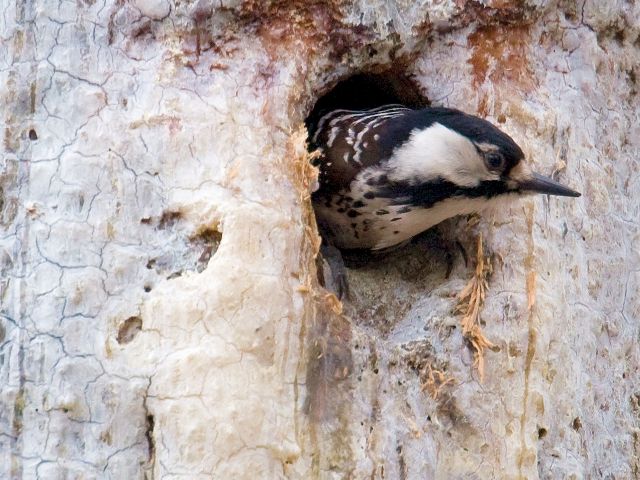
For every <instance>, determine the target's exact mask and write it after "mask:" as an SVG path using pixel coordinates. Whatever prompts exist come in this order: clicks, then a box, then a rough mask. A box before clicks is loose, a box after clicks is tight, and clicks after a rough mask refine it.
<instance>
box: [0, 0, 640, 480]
mask: <svg viewBox="0 0 640 480" xmlns="http://www.w3.org/2000/svg"><path fill="white" fill-rule="evenodd" d="M2 11H3V14H2V17H0V32H1V34H2V47H1V48H0V80H1V81H0V101H1V104H2V106H3V108H2V111H1V117H0V118H2V129H3V139H4V140H3V142H2V144H1V147H0V148H1V149H2V160H1V161H2V163H1V170H0V225H1V227H2V229H1V231H0V234H1V235H0V268H1V269H2V277H1V278H0V298H1V301H2V307H1V312H0V374H1V380H0V382H1V385H2V389H1V399H2V402H1V403H0V452H2V455H1V456H2V461H0V477H2V478H41V479H57V478H74V479H75V478H113V479H134V478H167V479H169V478H170V479H178V478H184V479H199V478H202V479H205V478H215V479H232V478H269V479H271V478H274V479H275V478H291V479H298V478H299V479H306V478H319V479H339V478H340V479H341V478H354V479H362V478H371V479H425V478H426V479H451V478H454V479H455V478H461V479H462V478H465V479H475V478H477V479H493V478H505V479H524V478H526V479H535V478H549V479H556V478H576V479H577V478H611V479H613V478H616V479H627V478H629V479H630V478H637V476H638V475H640V473H639V469H640V461H639V460H638V458H640V439H639V436H638V435H639V433H638V432H640V425H639V420H638V418H639V417H638V415H639V413H640V387H639V386H638V385H640V375H639V372H638V367H639V365H640V349H639V346H638V338H639V335H640V332H639V328H640V327H639V324H638V323H639V322H638V318H639V317H640V294H639V293H638V292H639V288H640V250H639V245H640V221H639V218H640V200H639V199H640V169H639V165H640V127H639V124H640V123H639V120H640V100H639V97H638V89H639V86H638V81H639V80H638V78H640V67H639V66H638V65H640V3H638V2H635V3H634V2H629V1H624V0H616V1H610V2H600V1H597V0H586V1H585V2H580V5H578V6H576V5H575V4H574V3H573V2H569V1H551V2H540V1H538V0H488V1H485V2H477V1H472V0H456V1H454V0H445V1H436V0H421V1H416V2H393V1H385V0H375V1H367V0H353V1H338V0H335V1H327V2H297V1H275V0H272V1H263V2H261V1H257V2H256V1H231V0H229V1H225V0H221V1H219V2H207V1H205V0H198V1H190V0H188V1H180V2H177V1H173V0H172V1H169V0H133V1H130V2H124V1H122V0H118V1H112V0H106V2H94V1H93V0H84V1H78V2H72V3H70V2H66V3H61V2H53V1H49V0H27V1H22V0H20V1H17V0H15V1H11V2H9V1H8V2H5V4H4V6H3V8H2ZM362 72H365V73H383V76H382V77H380V78H383V80H382V81H383V82H389V85H390V88H391V89H392V90H393V89H394V88H395V92H396V94H397V95H400V96H401V94H402V90H403V88H402V87H398V85H402V84H403V83H402V82H404V81H405V80H406V81H407V82H410V83H411V85H413V86H414V87H415V89H416V91H417V92H419V93H418V96H420V97H421V98H422V99H423V100H424V99H428V100H429V101H430V102H431V103H432V104H434V105H445V106H450V107H455V108H459V109H461V110H464V111H467V112H469V113H474V114H477V115H480V116H482V117H486V118H487V119H489V120H490V121H492V122H494V123H495V124H497V125H499V126H500V128H502V129H503V130H504V131H506V132H508V133H509V134H510V135H511V136H512V137H513V138H514V139H515V140H516V141H517V142H518V143H519V144H520V145H521V146H522V147H523V149H524V150H525V152H526V154H527V161H528V162H529V163H530V164H531V165H533V166H534V168H535V169H536V170H537V171H540V172H541V173H545V174H553V175H554V176H556V177H557V178H560V179H561V180H562V181H563V182H564V183H566V184H568V185H569V186H571V187H572V188H575V189H577V190H579V191H581V192H582V193H583V196H582V197H581V198H579V199H575V200H574V199H562V198H548V197H544V198H543V197H535V198H533V197H532V198H527V199H524V200H521V201H517V202H512V203H504V204H503V205H501V206H500V207H499V208H496V209H495V210H494V211H492V212H489V213H485V214H483V215H481V216H480V217H479V218H478V217H473V218H457V219H453V220H450V221H447V222H444V224H442V225H441V226H439V227H438V228H437V229H436V233H429V234H428V235H426V237H423V239H422V241H419V242H415V243H414V244H413V245H411V246H408V247H406V248H405V249H403V250H401V251H399V252H396V253H395V254H390V255H389V256H387V257H383V258H378V259H375V260H374V261H371V262H368V263H367V264H366V265H364V266H361V267H360V268H351V269H350V270H349V281H350V285H351V287H352V290H353V299H352V300H351V301H350V302H346V303H345V305H344V312H343V313H341V305H340V304H339V302H337V300H336V299H335V297H333V296H332V295H330V294H329V293H328V292H327V291H325V290H324V289H323V288H322V287H321V286H320V285H319V283H318V280H317V272H316V263H315V260H314V259H315V255H316V253H317V249H318V235H317V230H316V227H315V220H314V217H313V212H312V209H311V204H310V200H309V198H310V192H311V191H312V189H313V186H314V180H315V175H316V172H315V171H314V169H313V168H312V167H310V165H309V159H308V155H307V152H306V149H305V140H306V133H305V131H304V130H303V125H304V120H305V117H306V116H307V115H308V114H309V112H310V111H311V109H312V107H313V105H314V104H315V102H316V101H317V100H318V99H319V98H320V97H322V96H323V95H324V94H326V93H327V92H329V91H330V90H331V89H332V88H333V87H334V86H335V85H336V84H337V83H338V82H340V81H342V80H345V79H347V78H349V77H350V76H352V75H355V74H357V73H362ZM394 78H395V79H400V80H402V81H399V83H398V84H395V83H394V80H393V79H394ZM479 235H482V237H483V239H484V247H485V248H484V250H483V251H480V253H479V255H476V252H475V248H476V240H477V238H478V236H479ZM463 252H466V253H463ZM476 257H478V258H476ZM480 257H482V258H488V259H489V262H490V265H491V266H492V275H491V276H490V277H489V278H488V291H487V295H486V300H485V303H484V306H483V309H482V315H481V318H482V323H483V325H484V326H483V329H484V335H485V336H486V338H487V339H488V340H489V341H490V342H492V343H493V345H494V346H493V347H492V348H491V349H485V350H484V354H483V358H484V362H483V363H484V375H483V380H482V379H481V378H480V373H481V372H479V370H478V367H479V366H481V365H482V362H480V360H482V359H481V358H479V357H478V351H477V349H474V348H473V345H472V344H471V343H469V341H468V340H466V339H465V336H464V335H463V332H462V328H461V327H460V319H461V315H460V314H458V313H456V311H455V307H456V304H457V300H456V298H455V297H456V295H457V294H458V293H459V292H461V291H462V290H463V289H464V287H465V285H466V284H467V282H468V281H469V279H471V278H473V276H474V272H475V266H476V263H475V262H476V261H479V258H480ZM487 268H488V267H487ZM480 270H482V269H480ZM485 273H486V271H483V272H481V275H484V274H485ZM481 380H482V381H481Z"/></svg>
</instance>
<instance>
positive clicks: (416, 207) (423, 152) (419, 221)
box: [309, 105, 580, 250]
mask: <svg viewBox="0 0 640 480" xmlns="http://www.w3.org/2000/svg"><path fill="white" fill-rule="evenodd" d="M309 130H310V131H309V137H310V148H311V149H314V150H315V149H318V150H319V151H320V156H319V158H318V159H317V160H316V165H317V166H318V167H319V168H320V178H319V182H320V184H319V188H318V190H317V191H316V192H315V193H314V195H313V202H314V209H315V212H316V218H317V220H318V224H319V226H320V229H321V231H322V233H323V236H324V237H325V240H326V241H328V242H329V243H330V244H332V245H333V246H335V247H337V248H339V249H370V250H380V249H384V248H388V247H392V246H395V245H398V244H400V243H402V242H404V241H406V240H408V239H410V238H411V237H413V236H414V235H417V234H418V233H421V232H423V231H424V230H426V229H428V228H430V227H432V226H433V225H436V224H437V223H440V222H441V221H443V220H445V219H447V218H450V217H453V216H455V215H460V214H466V213H472V212H477V211H480V210H482V209H483V208H485V207H486V206H487V205H488V204H489V203H490V202H491V200H492V199H495V198H498V197H501V196H505V195H506V194H525V193H546V194H551V195H562V196H572V197H577V196H580V194H579V193H578V192H575V191H574V190H571V189H569V188H567V187H565V186H563V185H561V184H559V183H557V182H556V181H554V180H552V179H550V178H547V177H543V176H541V175H538V174H535V173H533V172H531V171H530V169H529V168H528V167H527V165H526V164H525V162H524V161H523V160H524V154H523V152H522V150H521V149H520V147H519V146H518V145H517V144H516V143H515V142H514V141H513V139H512V138H511V137H509V136H508V135H507V134H505V133H504V132H502V131H500V130H499V129H498V128H496V127H495V126H493V125H492V124H491V123H489V122H487V121H485V120H483V119H481V118H478V117H475V116H472V115H468V114H465V113H463V112H461V111H458V110H454V109H449V108H424V109H420V110H413V109H410V108H407V107H405V106H402V105H385V106H382V107H378V108H374V109H369V110H361V111H355V110H333V111H330V112H328V113H326V114H324V115H323V116H321V117H320V118H319V119H318V120H317V121H316V122H313V123H312V124H311V125H309Z"/></svg>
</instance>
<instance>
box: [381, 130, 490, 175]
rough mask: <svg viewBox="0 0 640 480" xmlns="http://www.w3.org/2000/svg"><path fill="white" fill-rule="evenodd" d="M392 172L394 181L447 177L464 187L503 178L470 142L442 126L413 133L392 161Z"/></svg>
mask: <svg viewBox="0 0 640 480" xmlns="http://www.w3.org/2000/svg"><path fill="white" fill-rule="evenodd" d="M388 171H389V178H390V179H391V180H394V181H403V180H408V179H418V180H420V181H425V182H427V181H432V180H435V179H437V178H443V179H445V180H448V181H450V182H452V183H455V184H456V185H460V186H464V187H475V186H477V185H478V184H479V183H480V182H481V181H483V180H498V179H499V178H500V176H499V175H498V174H496V173H493V172H490V171H489V170H488V169H487V167H486V166H485V164H484V160H483V158H482V157H481V156H480V154H479V153H478V150H477V149H476V147H475V145H474V144H473V143H472V142H471V141H470V140H469V139H467V138H466V137H464V136H463V135H460V134H459V133H458V132H456V131H454V130H451V129H449V128H447V127H445V126H444V125H441V124H439V123H435V124H433V125H432V126H431V127H429V128H427V129H425V130H420V131H414V132H413V133H411V135H410V137H409V139H408V140H407V141H406V142H405V143H404V145H402V146H401V147H400V148H398V149H397V150H396V151H395V152H394V154H393V156H392V157H391V158H390V159H389V162H388Z"/></svg>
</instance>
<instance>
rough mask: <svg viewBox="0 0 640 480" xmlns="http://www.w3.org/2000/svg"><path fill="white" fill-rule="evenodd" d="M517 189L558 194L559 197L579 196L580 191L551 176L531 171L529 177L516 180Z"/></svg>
mask: <svg viewBox="0 0 640 480" xmlns="http://www.w3.org/2000/svg"><path fill="white" fill-rule="evenodd" d="M518 190H520V191H521V192H523V193H546V194H547V195H559V196H561V197H579V196H580V195H581V193H580V192H576V191H575V190H571V189H570V188H569V187H565V186H564V185H562V184H561V183H558V182H556V181H555V180H553V179H552V178H549V177H545V176H544V175H539V174H537V173H532V174H531V177H529V178H528V179H526V180H520V181H519V182H518Z"/></svg>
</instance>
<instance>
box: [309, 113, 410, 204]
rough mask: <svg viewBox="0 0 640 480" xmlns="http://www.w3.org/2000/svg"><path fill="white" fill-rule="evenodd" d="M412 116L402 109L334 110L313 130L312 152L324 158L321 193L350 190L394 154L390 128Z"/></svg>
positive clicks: (321, 170)
mask: <svg viewBox="0 0 640 480" xmlns="http://www.w3.org/2000/svg"><path fill="white" fill-rule="evenodd" d="M409 112H412V110H411V109H409V108H407V107H404V106H402V105H386V106H383V107H378V108H374V109H371V110H365V111H354V110H333V111H331V112H329V113H327V114H325V115H324V116H322V117H321V118H320V119H319V120H318V122H317V124H316V125H312V126H311V127H310V130H311V132H310V137H311V146H312V148H318V149H320V151H321V156H320V157H319V158H318V159H317V160H316V162H315V164H316V165H317V166H319V167H320V190H319V191H320V192H335V191H337V190H342V189H345V188H348V186H349V185H350V183H351V182H352V181H353V179H354V178H355V177H356V176H357V175H358V173H360V172H361V171H362V170H363V169H366V168H367V167H371V166H375V165H377V164H378V163H379V162H381V161H383V160H386V159H387V158H388V157H389V155H390V154H391V150H390V149H389V145H388V144H387V143H386V142H384V139H385V135H384V133H385V132H386V131H387V130H388V124H389V123H390V122H393V121H394V120H395V119H398V118H399V117H402V116H405V115H407V114H408V113H409Z"/></svg>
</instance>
